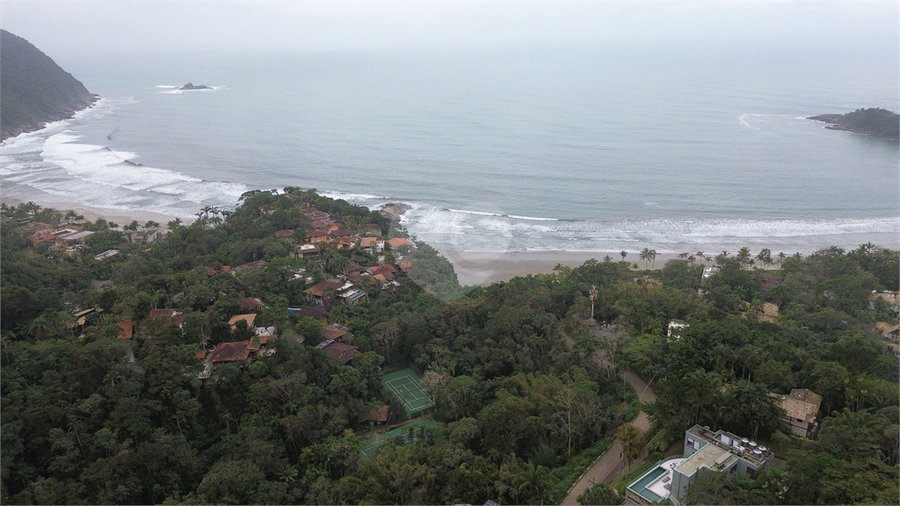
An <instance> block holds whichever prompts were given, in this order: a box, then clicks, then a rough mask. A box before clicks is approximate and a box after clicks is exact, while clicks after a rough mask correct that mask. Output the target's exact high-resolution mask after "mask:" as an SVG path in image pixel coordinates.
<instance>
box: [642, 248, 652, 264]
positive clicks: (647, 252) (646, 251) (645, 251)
mask: <svg viewBox="0 0 900 506" xmlns="http://www.w3.org/2000/svg"><path fill="white" fill-rule="evenodd" d="M640 259H641V260H643V261H644V262H647V261H648V260H649V259H650V248H644V249H642V250H641V254H640ZM644 268H647V264H646V263H645V264H644Z"/></svg>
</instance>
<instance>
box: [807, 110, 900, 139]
mask: <svg viewBox="0 0 900 506" xmlns="http://www.w3.org/2000/svg"><path fill="white" fill-rule="evenodd" d="M807 119H811V120H814V121H821V122H823V123H830V125H829V126H827V127H825V128H828V129H831V130H846V131H848V132H855V133H859V134H865V135H871V136H872V137H882V138H885V139H894V140H900V115H898V114H896V113H893V112H891V111H888V110H886V109H881V108H871V109H857V110H855V111H853V112H848V113H847V114H820V115H819V116H813V117H811V118H807Z"/></svg>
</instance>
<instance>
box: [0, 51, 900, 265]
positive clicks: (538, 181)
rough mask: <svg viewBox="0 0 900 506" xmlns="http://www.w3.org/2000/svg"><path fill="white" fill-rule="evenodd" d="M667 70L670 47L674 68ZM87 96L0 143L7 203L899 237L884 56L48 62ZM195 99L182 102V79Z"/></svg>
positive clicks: (449, 55)
mask: <svg viewBox="0 0 900 506" xmlns="http://www.w3.org/2000/svg"><path fill="white" fill-rule="evenodd" d="M676 56H677V57H676ZM59 63H60V64H61V65H62V66H64V67H65V68H66V70H67V71H69V72H71V73H72V74H73V75H75V76H76V77H77V78H79V79H80V80H81V81H82V82H83V83H84V84H85V85H86V87H87V88H88V89H89V90H91V91H92V92H94V93H98V94H100V95H101V96H102V97H103V99H102V100H101V101H100V102H99V103H98V104H97V105H96V106H94V107H93V108H92V109H90V110H87V111H84V112H81V113H79V114H78V115H77V116H76V118H74V119H72V120H67V121H63V122H57V123H54V124H51V125H50V126H49V127H48V128H46V129H44V130H42V131H40V132H35V133H31V134H25V135H22V136H19V137H17V138H15V139H11V140H7V141H6V142H4V143H3V145H2V146H0V185H2V191H3V195H4V196H7V197H12V198H17V199H21V200H36V201H43V202H48V201H49V202H53V201H54V199H55V200H57V201H61V202H62V201H65V202H73V201H74V202H80V203H83V204H86V205H89V206H96V207H102V208H109V209H115V210H120V211H123V212H127V211H129V210H136V209H139V210H147V211H156V212H161V213H166V214H169V215H173V216H179V217H182V218H184V219H191V218H192V217H194V215H195V214H196V213H197V212H198V211H199V209H200V208H202V207H204V206H207V205H213V206H218V207H222V208H233V207H234V206H236V205H237V203H238V199H239V198H240V195H241V194H242V193H244V192H246V191H248V190H251V189H272V188H283V187H285V186H299V187H302V188H315V189H317V190H318V191H319V192H320V193H323V194H325V195H328V196H333V197H339V198H344V199H346V200H348V201H350V202H354V203H358V204H363V205H366V206H369V207H372V208H377V207H378V206H379V205H381V204H384V203H387V202H405V203H408V204H410V205H411V206H412V210H411V211H409V212H408V213H407V214H406V215H404V217H403V225H404V226H406V227H407V229H408V230H409V231H410V232H411V233H412V234H414V235H415V236H417V237H418V238H420V239H423V240H425V241H427V242H429V243H433V244H436V245H439V249H440V248H441V245H443V246H446V247H451V248H453V249H454V250H456V251H486V252H502V251H560V250H563V251H620V250H626V251H639V250H641V249H643V248H645V247H650V248H653V249H656V250H657V251H658V252H660V253H662V252H691V253H694V252H696V251H698V250H705V251H706V253H707V254H710V253H712V254H716V253H718V252H720V251H722V250H728V251H732V252H734V251H736V250H737V249H739V248H740V247H743V246H749V247H751V249H752V250H758V249H759V248H761V247H770V248H772V249H773V252H778V251H785V252H787V253H792V252H795V251H800V252H803V253H808V252H811V251H814V250H816V249H819V248H822V247H826V246H830V245H836V246H841V247H847V248H849V247H854V246H856V245H858V244H861V243H865V242H872V243H875V244H880V245H883V246H888V247H894V248H896V247H898V244H900V212H898V201H900V190H898V187H900V177H898V143H897V141H892V140H885V139H877V138H872V137H868V136H864V135H858V134H853V133H849V132H841V131H834V130H828V129H826V128H824V125H823V124H821V123H817V122H814V121H810V120H807V119H805V118H806V117H809V116H813V115H817V114H822V113H841V112H849V111H852V110H855V109H857V108H860V107H862V108H867V107H883V108H886V109H891V110H894V111H897V110H900V107H898V105H900V104H898V94H897V75H898V73H897V59H896V54H894V55H893V58H883V57H875V56H872V57H871V58H859V57H854V58H848V57H847V55H841V54H834V55H824V56H823V55H822V54H818V53H817V52H816V51H815V50H813V49H811V50H809V51H807V52H803V51H794V52H790V51H782V52H778V51H776V50H775V49H770V50H768V51H763V50H759V51H750V50H748V51H746V52H745V53H741V54H733V53H724V52H722V53H717V52H716V51H715V50H712V49H709V50H706V51H701V52H694V53H686V54H678V55H674V54H673V50H671V49H668V50H661V49H656V50H654V49H642V50H638V49H635V50H624V49H621V48H602V47H578V48H562V47H560V48H520V49H517V50H494V51H489V50H482V51H457V52H438V51H432V52H424V51H423V52H407V53H367V52H356V53H318V54H266V55H259V54H253V55H250V54H228V55H220V54H179V55H139V56H138V55H135V56H133V57H127V58H126V57H114V58H113V57H110V58H97V57H84V58H80V59H73V60H72V61H66V62H59ZM189 81H190V82H193V83H194V84H206V85H209V86H212V87H213V89H211V90H204V91H180V90H178V89H177V88H178V86H180V85H182V84H185V83H187V82H189Z"/></svg>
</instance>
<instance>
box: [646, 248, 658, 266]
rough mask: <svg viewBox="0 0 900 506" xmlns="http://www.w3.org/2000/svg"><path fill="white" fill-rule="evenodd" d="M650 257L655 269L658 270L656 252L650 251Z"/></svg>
mask: <svg viewBox="0 0 900 506" xmlns="http://www.w3.org/2000/svg"><path fill="white" fill-rule="evenodd" d="M648 257H649V258H650V261H651V262H653V268H654V269H656V250H655V249H652V250H650V253H649V254H648Z"/></svg>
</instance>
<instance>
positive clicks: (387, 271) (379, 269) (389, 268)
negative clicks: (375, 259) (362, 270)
mask: <svg viewBox="0 0 900 506" xmlns="http://www.w3.org/2000/svg"><path fill="white" fill-rule="evenodd" d="M366 272H368V273H369V274H371V275H373V276H377V275H379V274H381V275H382V276H384V279H386V280H387V281H393V280H394V277H396V276H397V269H394V266H393V265H389V264H384V265H375V266H373V267H369V268H368V269H367V271H366Z"/></svg>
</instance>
